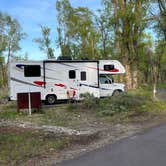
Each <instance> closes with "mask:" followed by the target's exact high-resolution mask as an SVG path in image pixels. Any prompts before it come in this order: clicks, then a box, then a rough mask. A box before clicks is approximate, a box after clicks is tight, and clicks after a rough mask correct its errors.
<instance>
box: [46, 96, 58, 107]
mask: <svg viewBox="0 0 166 166" xmlns="http://www.w3.org/2000/svg"><path fill="white" fill-rule="evenodd" d="M46 102H47V104H49V105H52V104H55V102H56V95H47V97H46Z"/></svg>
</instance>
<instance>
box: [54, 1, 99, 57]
mask: <svg viewBox="0 0 166 166" xmlns="http://www.w3.org/2000/svg"><path fill="white" fill-rule="evenodd" d="M56 9H57V13H58V14H57V20H58V29H57V30H58V45H59V46H60V48H61V53H62V56H65V55H69V56H71V57H72V58H73V59H80V58H85V59H95V58H98V52H97V49H96V48H97V42H98V40H99V37H98V36H99V35H98V33H97V31H96V27H95V25H94V22H93V21H94V15H93V13H92V12H91V11H90V10H89V9H88V8H85V7H77V8H73V7H72V6H71V4H70V3H69V1H68V0H59V1H57V4H56Z"/></svg>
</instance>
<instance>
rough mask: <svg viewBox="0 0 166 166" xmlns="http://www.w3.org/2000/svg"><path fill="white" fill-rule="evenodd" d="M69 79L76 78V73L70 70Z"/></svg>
mask: <svg viewBox="0 0 166 166" xmlns="http://www.w3.org/2000/svg"><path fill="white" fill-rule="evenodd" d="M69 78H70V79H74V78H76V71H75V70H69Z"/></svg>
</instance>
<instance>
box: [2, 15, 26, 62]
mask: <svg viewBox="0 0 166 166" xmlns="http://www.w3.org/2000/svg"><path fill="white" fill-rule="evenodd" d="M3 36H4V43H5V51H6V52H7V64H8V63H9V59H10V57H11V55H12V54H14V53H15V52H17V51H18V50H20V49H21V48H20V41H21V40H22V39H24V38H25V36H26V34H25V33H23V31H22V28H21V25H20V24H19V22H18V21H17V20H16V19H13V18H12V17H10V16H9V15H6V16H5V26H4V34H3Z"/></svg>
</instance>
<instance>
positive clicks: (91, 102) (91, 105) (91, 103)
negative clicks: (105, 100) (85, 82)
mask: <svg viewBox="0 0 166 166" xmlns="http://www.w3.org/2000/svg"><path fill="white" fill-rule="evenodd" d="M80 97H81V98H83V100H82V103H81V107H82V108H84V109H96V108H97V107H98V105H99V99H98V98H95V97H94V96H93V94H90V93H84V94H80Z"/></svg>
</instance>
